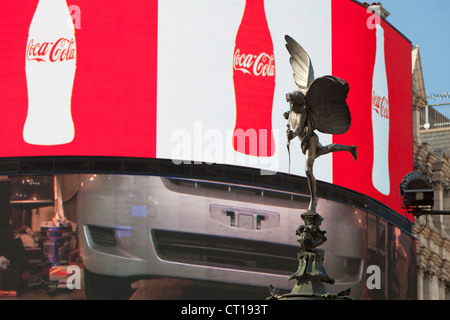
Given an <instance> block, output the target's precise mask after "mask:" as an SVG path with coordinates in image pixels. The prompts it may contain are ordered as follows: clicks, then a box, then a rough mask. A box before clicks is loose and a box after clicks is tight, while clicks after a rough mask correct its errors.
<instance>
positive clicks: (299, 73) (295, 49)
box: [284, 35, 314, 95]
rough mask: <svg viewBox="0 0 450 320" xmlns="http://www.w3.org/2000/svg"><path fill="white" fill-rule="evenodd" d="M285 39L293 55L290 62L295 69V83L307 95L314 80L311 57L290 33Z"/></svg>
mask: <svg viewBox="0 0 450 320" xmlns="http://www.w3.org/2000/svg"><path fill="white" fill-rule="evenodd" d="M284 39H285V40H286V49H287V50H288V51H289V54H290V55H291V57H290V58H289V62H290V64H291V67H292V70H293V71H294V81H295V84H296V85H297V86H298V88H299V90H300V91H302V92H303V94H305V95H306V91H307V90H308V88H309V86H310V85H311V83H312V82H313V80H314V69H313V67H312V64H311V59H310V58H309V55H308V54H307V53H306V51H305V49H303V48H302V46H301V45H299V44H298V43H297V41H295V40H294V39H292V38H291V37H290V36H288V35H286V36H285V37H284Z"/></svg>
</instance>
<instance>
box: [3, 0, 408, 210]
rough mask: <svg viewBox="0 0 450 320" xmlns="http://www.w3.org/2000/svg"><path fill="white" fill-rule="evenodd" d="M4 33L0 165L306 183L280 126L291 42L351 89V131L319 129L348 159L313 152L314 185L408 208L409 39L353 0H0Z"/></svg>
mask: <svg viewBox="0 0 450 320" xmlns="http://www.w3.org/2000/svg"><path fill="white" fill-rule="evenodd" d="M0 26H1V27H0V37H1V39H2V42H1V46H2V48H1V50H0V75H1V77H0V79H1V80H0V81H1V83H0V116H1V117H2V119H4V121H2V124H1V125H0V142H1V144H2V149H1V151H0V157H4V158H11V157H39V156H106V157H127V158H162V159H173V162H174V164H178V163H192V164H194V165H195V163H197V162H206V163H218V164H228V165H238V166H244V167H252V168H257V169H262V170H261V174H271V173H273V172H283V173H290V174H295V175H299V176H305V168H304V167H305V156H304V154H303V153H302V146H301V143H300V141H299V139H297V138H294V139H293V140H291V142H290V144H289V152H288V149H287V137H286V129H287V124H288V120H287V119H286V118H285V117H284V116H283V115H284V113H285V112H286V111H289V108H290V106H289V103H288V102H287V101H286V94H287V93H291V92H293V91H296V90H298V89H299V87H298V86H297V84H296V81H295V78H294V77H293V73H295V72H294V71H293V68H292V66H291V63H290V58H291V54H290V53H289V52H288V50H287V48H286V39H285V36H286V35H289V36H290V37H291V38H292V39H294V40H295V41H296V42H297V43H298V44H299V45H300V46H301V47H302V48H303V49H304V50H305V51H306V52H307V55H308V57H309V59H310V66H309V69H308V70H311V71H312V70H313V73H312V77H313V78H312V79H318V78H321V77H324V76H328V75H332V76H334V77H337V78H339V79H343V80H344V81H345V82H346V83H347V84H348V88H349V90H348V93H347V99H346V103H347V105H348V109H349V111H350V116H351V125H350V127H349V129H348V130H347V131H345V132H343V133H340V134H330V133H322V132H320V130H319V131H316V134H317V136H318V138H319V141H320V144H321V145H322V146H323V147H325V148H328V149H327V150H332V149H333V147H332V145H333V144H335V145H345V146H356V148H355V150H357V152H356V151H355V152H353V153H352V154H350V153H348V152H334V151H333V152H332V154H328V155H326V156H323V157H318V158H317V160H316V161H315V163H314V175H315V178H316V179H317V180H321V181H324V182H328V183H333V184H336V185H339V186H342V187H345V188H348V189H351V190H355V191H357V192H361V193H363V194H366V195H368V196H370V197H372V198H374V199H377V200H379V201H380V202H382V203H384V204H386V205H388V206H389V207H391V208H392V209H394V210H396V211H397V212H399V213H400V214H404V213H403V211H401V209H400V195H399V190H398V185H399V184H400V182H401V180H402V178H403V177H404V176H405V175H406V173H408V172H410V171H412V111H411V105H412V97H411V43H410V42H409V40H407V39H406V38H405V37H404V36H403V35H401V34H400V33H399V32H398V31H397V30H396V29H394V28H393V27H392V26H391V25H390V24H389V23H387V22H386V21H384V20H383V19H381V18H379V16H377V15H376V13H374V12H371V11H370V10H367V9H366V8H365V7H364V6H362V5H361V4H359V3H357V2H355V1H350V0H298V1H289V0H265V1H264V0H246V1H244V0H233V1H219V0H184V1H179V0H164V1H163V0H161V1H157V0H151V1H143V0H142V1H126V2H117V1H116V2H115V1H112V2H111V1H89V0H67V1H66V0H29V1H13V2H12V1H7V2H4V3H2V4H1V5H0ZM307 103H308V101H307ZM321 117H322V118H323V119H327V118H329V119H330V122H331V121H332V119H333V117H336V115H335V114H334V113H333V108H330V109H329V112H327V113H326V114H325V115H322V116H321ZM317 120H318V119H317ZM352 150H353V149H352Z"/></svg>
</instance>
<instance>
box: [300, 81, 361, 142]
mask: <svg viewBox="0 0 450 320" xmlns="http://www.w3.org/2000/svg"><path fill="white" fill-rule="evenodd" d="M349 89H350V87H349V85H348V83H347V82H346V81H345V80H343V79H339V78H337V77H334V76H324V77H320V78H317V79H315V80H314V81H313V83H311V85H310V87H309V89H308V92H307V94H306V104H307V108H308V109H309V111H310V113H311V114H312V116H313V120H314V129H317V130H319V131H320V132H323V133H328V134H341V133H345V132H347V130H348V129H349V128H350V124H351V120H352V119H351V116H350V110H349V108H348V105H347V102H346V101H345V100H346V99H347V94H348V92H349Z"/></svg>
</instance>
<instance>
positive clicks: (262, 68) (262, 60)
mask: <svg viewBox="0 0 450 320" xmlns="http://www.w3.org/2000/svg"><path fill="white" fill-rule="evenodd" d="M233 69H234V70H238V71H241V72H243V73H245V74H251V75H254V76H263V77H273V76H275V58H274V56H273V54H272V55H269V54H267V53H265V52H261V53H260V54H251V53H248V54H245V53H241V52H240V50H239V49H236V51H235V52H234V56H233Z"/></svg>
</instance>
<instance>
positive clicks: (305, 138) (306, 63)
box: [283, 35, 357, 214]
mask: <svg viewBox="0 0 450 320" xmlns="http://www.w3.org/2000/svg"><path fill="white" fill-rule="evenodd" d="M285 40H286V48H287V50H288V51H289V54H290V56H291V57H290V59H289V62H290V64H291V67H292V70H293V71H294V81H295V84H296V85H297V87H298V90H296V91H294V92H291V93H288V94H286V101H287V102H288V103H289V105H290V110H289V111H287V112H285V113H284V114H283V116H284V118H285V119H286V120H288V125H287V126H288V129H287V141H288V143H287V147H288V151H289V152H290V141H291V140H292V139H294V138H295V137H298V138H299V139H300V141H301V149H302V153H303V154H304V155H305V159H306V163H305V174H306V177H307V179H308V187H309V191H310V196H311V199H310V203H309V207H308V210H307V213H310V214H314V213H316V206H317V199H316V179H315V177H314V174H313V166H314V161H315V159H316V158H317V157H320V156H322V155H324V154H327V153H330V152H337V151H347V152H350V153H351V155H352V156H353V159H354V160H356V157H357V150H356V146H355V145H353V146H346V145H340V144H330V145H326V146H323V145H321V144H320V142H319V137H318V136H317V134H316V133H315V132H314V131H315V130H318V131H319V132H322V133H327V134H342V133H345V132H347V130H348V129H349V128H350V124H351V116H350V110H349V108H348V105H347V102H346V99H347V94H348V92H349V89H350V88H349V85H348V83H347V82H346V81H345V80H343V79H339V78H337V77H334V76H331V75H327V76H323V77H320V78H317V79H314V70H313V67H312V63H311V59H310V57H309V55H308V54H307V52H306V51H305V50H304V49H303V48H302V46H300V44H298V43H297V42H296V41H295V40H294V39H292V38H291V37H290V36H288V35H286V36H285ZM289 158H290V155H289ZM289 161H290V160H289ZM289 170H290V169H289Z"/></svg>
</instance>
